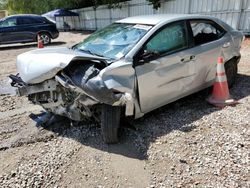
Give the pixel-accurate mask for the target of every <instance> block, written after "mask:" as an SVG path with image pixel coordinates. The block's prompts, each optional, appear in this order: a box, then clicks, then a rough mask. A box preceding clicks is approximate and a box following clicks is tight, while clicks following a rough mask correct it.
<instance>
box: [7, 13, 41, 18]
mask: <svg viewBox="0 0 250 188" xmlns="http://www.w3.org/2000/svg"><path fill="white" fill-rule="evenodd" d="M16 17H32V18H41V17H42V16H40V15H37V14H15V15H11V16H8V17H6V18H16Z"/></svg>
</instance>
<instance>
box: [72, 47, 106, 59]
mask: <svg viewBox="0 0 250 188" xmlns="http://www.w3.org/2000/svg"><path fill="white" fill-rule="evenodd" d="M75 50H79V51H82V52H87V53H88V54H90V55H94V56H99V57H104V56H103V55H100V54H96V53H94V52H92V51H91V50H83V49H79V48H75Z"/></svg>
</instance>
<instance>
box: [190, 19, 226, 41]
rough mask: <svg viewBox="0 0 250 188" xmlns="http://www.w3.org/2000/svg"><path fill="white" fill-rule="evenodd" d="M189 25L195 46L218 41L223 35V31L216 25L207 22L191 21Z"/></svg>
mask: <svg viewBox="0 0 250 188" xmlns="http://www.w3.org/2000/svg"><path fill="white" fill-rule="evenodd" d="M190 25H191V28H192V32H193V37H194V43H195V45H201V44H205V43H208V42H212V41H215V40H218V39H219V38H221V37H222V36H223V35H224V34H225V30H224V29H222V28H221V27H220V26H219V25H218V24H216V23H214V22H212V21H207V20H192V21H190Z"/></svg>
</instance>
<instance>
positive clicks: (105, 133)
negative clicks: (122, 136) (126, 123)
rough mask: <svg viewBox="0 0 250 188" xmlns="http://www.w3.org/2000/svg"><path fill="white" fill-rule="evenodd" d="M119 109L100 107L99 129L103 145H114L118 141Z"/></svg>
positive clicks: (104, 105) (107, 106)
mask: <svg viewBox="0 0 250 188" xmlns="http://www.w3.org/2000/svg"><path fill="white" fill-rule="evenodd" d="M120 119H121V107H116V106H115V107H114V106H110V105H106V104H103V105H102V114H101V129H102V137H103V140H104V142H105V143H107V144H114V143H117V142H118V141H119V139H118V136H119V128H120Z"/></svg>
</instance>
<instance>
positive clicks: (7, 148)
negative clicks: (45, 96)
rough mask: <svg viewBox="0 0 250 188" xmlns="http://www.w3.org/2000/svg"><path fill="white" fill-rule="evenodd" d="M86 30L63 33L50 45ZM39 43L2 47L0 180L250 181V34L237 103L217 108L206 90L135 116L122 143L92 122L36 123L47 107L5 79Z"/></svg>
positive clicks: (120, 183)
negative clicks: (110, 140)
mask: <svg viewBox="0 0 250 188" xmlns="http://www.w3.org/2000/svg"><path fill="white" fill-rule="evenodd" d="M86 36H87V35H86V33H61V36H60V37H59V39H57V40H56V41H55V42H54V43H53V44H52V46H71V45H73V44H74V43H76V42H77V41H80V40H82V39H83V38H84V37H86ZM62 41H63V42H62ZM34 48H35V45H34V44H31V45H30V44H29V45H11V47H9V46H1V47H0V57H1V60H0V66H1V69H0V85H1V88H0V93H1V94H0V169H1V170H0V187H136V188H137V187H211V188H213V187H250V164H249V157H250V128H249V125H250V64H249V60H250V40H249V39H247V40H246V41H245V42H244V45H243V47H242V51H241V53H242V59H241V62H240V64H239V75H238V77H237V80H236V84H235V86H234V87H233V88H232V89H231V91H230V92H231V95H232V96H233V97H234V98H235V99H237V100H238V101H239V104H238V105H236V106H234V107H226V108H223V109H218V108H215V107H212V106H210V105H209V104H207V103H206V101H205V99H206V98H207V97H208V94H207V92H206V91H202V92H199V93H197V94H194V95H191V96H189V97H186V98H185V99H181V100H179V101H177V102H174V103H172V104H169V105H167V106H165V107H163V108H160V109H158V110H155V111H153V112H151V113H149V114H147V115H146V116H144V117H143V118H141V119H139V120H135V121H132V122H131V124H132V126H131V127H130V128H124V130H123V135H122V139H121V142H120V143H119V144H117V145H106V144H104V143H103V142H102V139H101V130H100V127H98V126H97V125H95V124H93V123H90V122H81V123H79V124H77V125H76V124H72V123H70V122H69V121H68V120H65V119H61V120H58V122H57V123H55V124H54V125H52V126H50V127H42V126H39V125H38V124H37V123H36V121H38V118H39V117H41V116H40V115H42V114H43V109H42V108H40V107H39V106H35V105H32V104H30V103H29V102H28V101H27V99H26V98H25V97H21V98H19V97H16V96H14V95H13V90H12V89H10V88H9V87H8V79H7V78H6V76H7V75H8V74H11V73H15V72H16V69H15V59H16V56H17V55H18V54H20V53H23V52H26V51H29V50H31V49H34Z"/></svg>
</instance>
